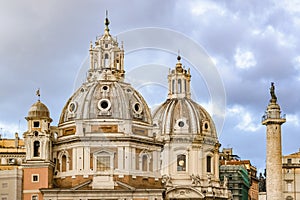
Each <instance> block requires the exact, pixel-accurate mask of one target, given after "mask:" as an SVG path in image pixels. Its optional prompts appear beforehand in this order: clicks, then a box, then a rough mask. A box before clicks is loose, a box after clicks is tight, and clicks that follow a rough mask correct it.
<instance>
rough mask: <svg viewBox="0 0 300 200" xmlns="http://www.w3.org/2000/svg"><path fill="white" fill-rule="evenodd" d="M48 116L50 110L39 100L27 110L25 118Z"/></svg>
mask: <svg viewBox="0 0 300 200" xmlns="http://www.w3.org/2000/svg"><path fill="white" fill-rule="evenodd" d="M45 117H46V118H50V112H49V110H48V108H47V106H46V105H45V104H43V103H42V102H41V101H40V100H38V101H37V102H36V103H34V104H33V105H32V106H31V107H30V109H29V111H28V117H27V118H45Z"/></svg>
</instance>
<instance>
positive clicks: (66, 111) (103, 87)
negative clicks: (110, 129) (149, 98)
mask: <svg viewBox="0 0 300 200" xmlns="http://www.w3.org/2000/svg"><path fill="white" fill-rule="evenodd" d="M78 119H81V120H88V119H119V120H135V121H139V122H145V123H147V124H152V120H151V113H150V109H149V108H148V105H147V104H146V102H145V100H144V99H143V97H142V96H141V95H140V94H139V93H138V92H137V91H136V90H135V89H134V88H132V87H131V86H130V84H127V83H124V82H116V81H96V82H93V83H87V84H83V86H81V88H79V89H78V90H77V91H76V92H75V93H74V95H73V96H72V97H71V98H70V99H69V100H68V102H67V103H66V105H65V107H64V108H63V111H62V113H61V117H60V122H59V124H60V125H61V124H63V123H65V122H69V121H74V120H78Z"/></svg>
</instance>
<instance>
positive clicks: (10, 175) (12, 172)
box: [0, 133, 26, 200]
mask: <svg viewBox="0 0 300 200" xmlns="http://www.w3.org/2000/svg"><path fill="white" fill-rule="evenodd" d="M25 155H26V152H25V147H24V141H23V140H22V139H20V138H19V136H18V134H17V133H16V134H15V138H14V139H5V138H0V199H1V200H10V199H22V178H23V171H22V168H21V164H22V162H23V160H24V159H25Z"/></svg>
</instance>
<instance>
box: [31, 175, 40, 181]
mask: <svg viewBox="0 0 300 200" xmlns="http://www.w3.org/2000/svg"><path fill="white" fill-rule="evenodd" d="M32 182H39V175H38V174H32Z"/></svg>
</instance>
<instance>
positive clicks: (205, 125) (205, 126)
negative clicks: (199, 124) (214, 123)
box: [204, 122, 208, 130]
mask: <svg viewBox="0 0 300 200" xmlns="http://www.w3.org/2000/svg"><path fill="white" fill-rule="evenodd" d="M204 128H205V130H207V129H208V123H207V122H205V123H204Z"/></svg>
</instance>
